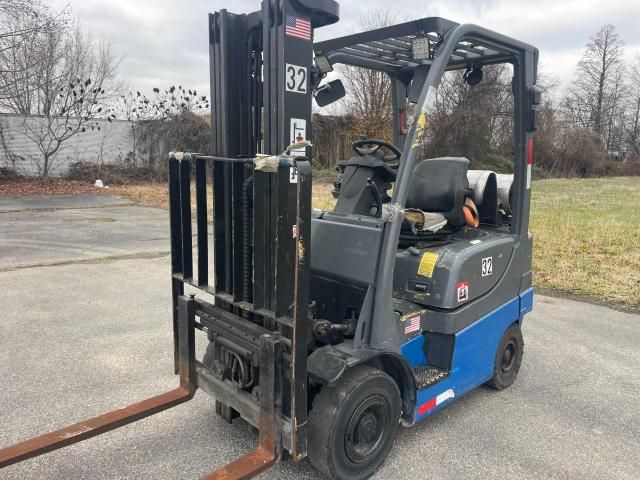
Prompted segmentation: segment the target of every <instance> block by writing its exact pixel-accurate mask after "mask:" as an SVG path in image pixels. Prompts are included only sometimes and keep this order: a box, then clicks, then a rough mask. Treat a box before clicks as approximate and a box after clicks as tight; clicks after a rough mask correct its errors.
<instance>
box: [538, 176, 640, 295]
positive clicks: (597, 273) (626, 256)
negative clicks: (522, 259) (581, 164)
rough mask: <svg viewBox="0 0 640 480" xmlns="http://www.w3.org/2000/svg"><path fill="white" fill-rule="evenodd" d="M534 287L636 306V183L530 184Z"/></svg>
mask: <svg viewBox="0 0 640 480" xmlns="http://www.w3.org/2000/svg"><path fill="white" fill-rule="evenodd" d="M532 196H533V202H532V212H531V225H530V229H531V231H532V233H533V235H534V249H533V252H534V253H533V268H534V282H535V284H536V285H537V286H540V287H544V288H550V289H554V290H563V291H567V292H573V293H576V294H578V295H584V296H589V297H594V298H598V299H603V300H606V301H613V302H620V303H624V304H627V305H633V306H638V305H640V221H638V212H639V208H638V205H640V178H633V177H626V178H597V179H557V180H540V181H537V182H534V183H533V190H532Z"/></svg>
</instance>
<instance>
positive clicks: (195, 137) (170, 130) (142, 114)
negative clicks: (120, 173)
mask: <svg viewBox="0 0 640 480" xmlns="http://www.w3.org/2000/svg"><path fill="white" fill-rule="evenodd" d="M201 114H207V115H208V114H209V100H208V99H207V96H206V95H199V94H198V92H197V91H196V90H195V89H193V90H192V89H189V88H186V87H183V86H182V85H178V86H177V87H176V86H173V85H172V86H171V87H169V88H166V89H164V90H161V89H159V88H154V89H153V94H152V95H150V96H147V95H146V94H144V93H142V92H140V91H135V92H133V91H130V92H128V93H124V94H122V95H120V96H119V97H118V99H117V102H116V104H115V106H114V108H113V113H112V114H111V115H110V118H121V119H124V120H127V121H129V122H130V125H131V132H132V140H133V155H134V159H135V158H136V157H137V153H138V148H139V142H140V141H145V140H146V143H148V144H149V145H151V144H156V143H162V145H163V146H161V148H160V149H159V150H161V151H160V152H158V155H157V157H158V158H162V157H164V156H166V155H165V154H166V153H167V150H168V149H175V150H190V151H196V150H197V151H199V152H205V151H208V144H209V133H210V128H209V124H208V122H207V120H206V119H205V117H204V116H203V115H201ZM154 159H155V158H154V155H153V152H149V163H153V161H154Z"/></svg>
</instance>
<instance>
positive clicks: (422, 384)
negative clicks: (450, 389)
mask: <svg viewBox="0 0 640 480" xmlns="http://www.w3.org/2000/svg"><path fill="white" fill-rule="evenodd" d="M411 371H412V372H413V376H414V377H415V379H416V389H417V390H424V389H425V388H427V387H430V386H431V385H434V384H436V383H438V382H439V381H440V380H442V379H443V378H446V377H448V376H449V374H450V373H451V371H450V370H446V369H444V368H438V367H430V366H428V365H421V366H419V367H416V368H413V369H411Z"/></svg>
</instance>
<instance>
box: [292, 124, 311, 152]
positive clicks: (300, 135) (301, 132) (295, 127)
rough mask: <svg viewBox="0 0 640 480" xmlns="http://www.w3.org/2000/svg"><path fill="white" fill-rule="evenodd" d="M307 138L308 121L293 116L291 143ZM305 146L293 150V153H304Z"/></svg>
mask: <svg viewBox="0 0 640 480" xmlns="http://www.w3.org/2000/svg"><path fill="white" fill-rule="evenodd" d="M306 139H307V121H306V120H305V119H304V118H292V119H291V130H290V133H289V144H292V143H298V142H303V141H305V140H306ZM304 153H305V149H304V147H302V148H298V149H296V150H291V155H304Z"/></svg>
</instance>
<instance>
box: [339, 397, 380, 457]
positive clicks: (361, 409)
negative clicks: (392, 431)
mask: <svg viewBox="0 0 640 480" xmlns="http://www.w3.org/2000/svg"><path fill="white" fill-rule="evenodd" d="M390 412H391V409H390V406H389V403H388V402H387V400H386V399H385V398H384V397H381V396H374V397H369V398H368V399H366V400H365V401H364V402H362V403H361V404H360V405H359V406H358V408H357V409H356V410H355V411H354V412H353V414H352V415H351V418H350V419H349V422H348V424H347V428H346V430H345V442H344V445H345V453H346V454H347V458H348V459H349V460H351V461H352V462H354V463H362V462H365V461H367V460H368V459H369V457H370V456H371V454H372V453H373V452H375V451H376V449H377V448H378V447H379V446H380V444H381V443H382V441H383V439H384V436H385V435H386V434H387V430H388V429H389V425H388V422H389V417H390Z"/></svg>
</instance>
